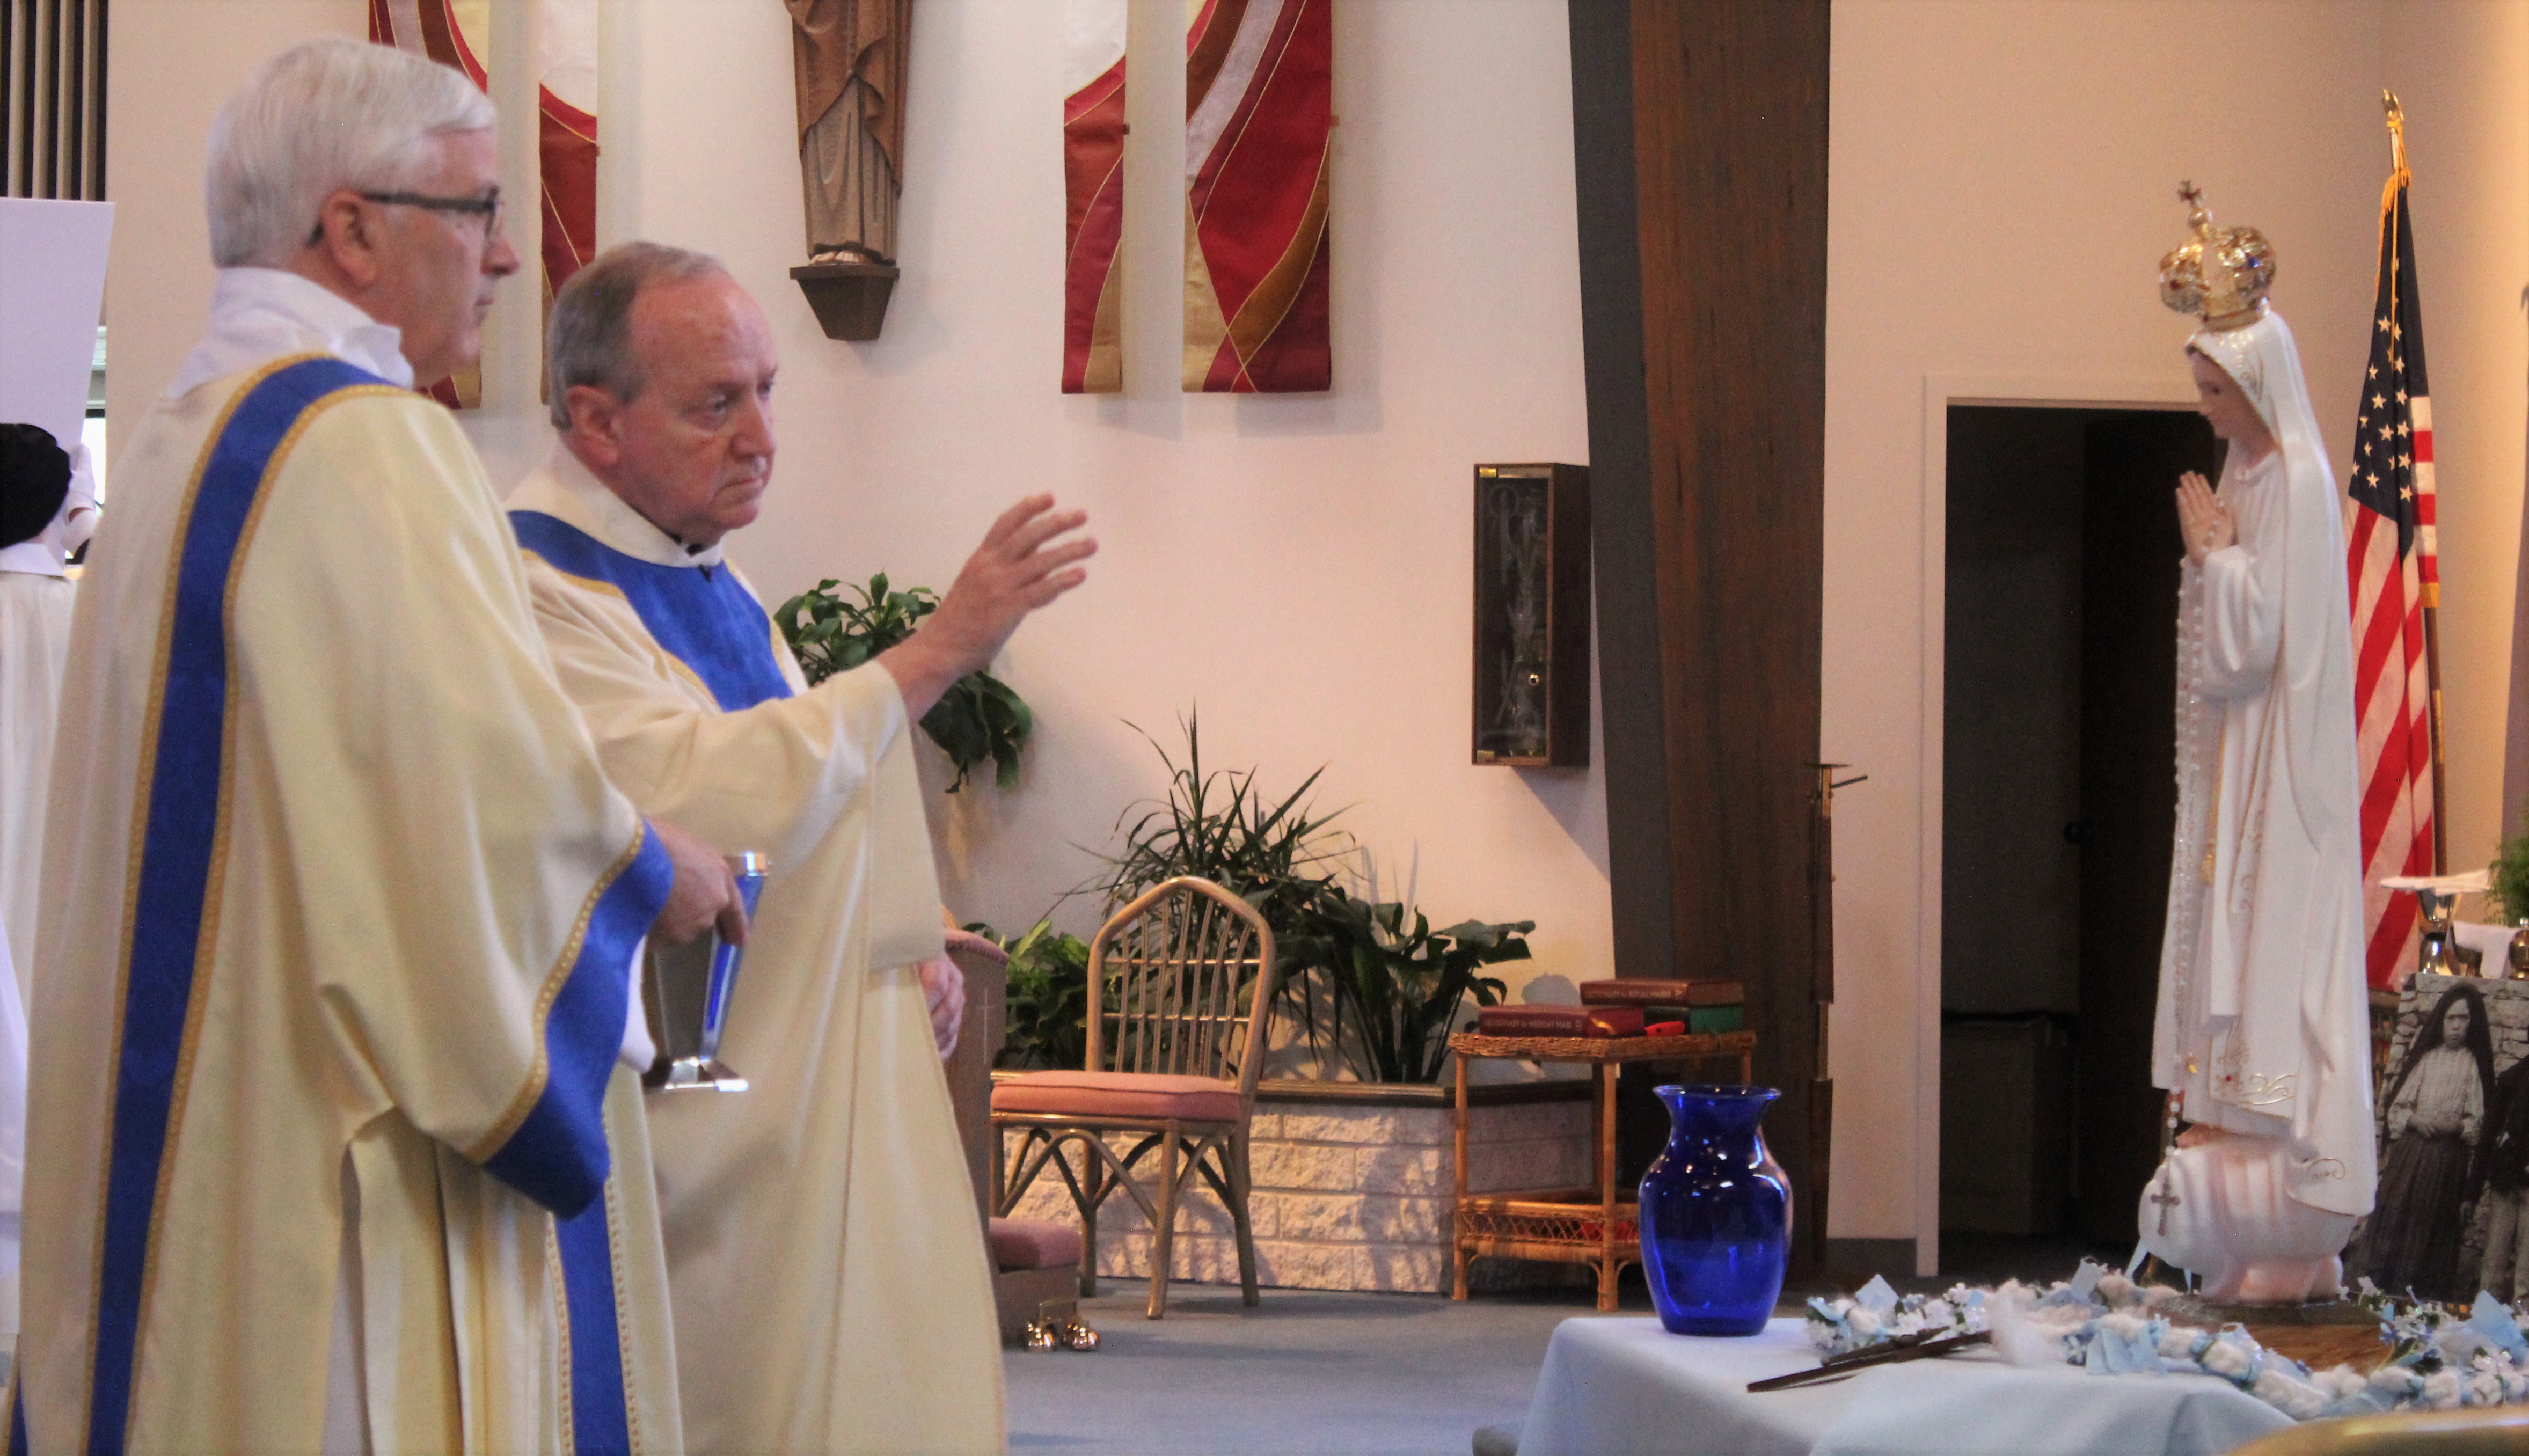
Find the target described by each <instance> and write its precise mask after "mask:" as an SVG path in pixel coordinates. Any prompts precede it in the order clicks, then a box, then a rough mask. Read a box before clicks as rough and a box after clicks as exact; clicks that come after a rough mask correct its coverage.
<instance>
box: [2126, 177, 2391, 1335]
mask: <svg viewBox="0 0 2529 1456" xmlns="http://www.w3.org/2000/svg"><path fill="white" fill-rule="evenodd" d="M2181 195H2182V196H2183V197H2184V198H2185V200H2186V201H2187V202H2188V203H2190V204H2192V210H2191V211H2190V213H2189V217H2188V221H2189V223H2190V224H2191V225H2192V226H2193V228H2194V237H2193V238H2192V239H2191V240H2189V241H2188V242H2187V243H2184V244H2183V245H2182V246H2180V247H2179V248H2178V249H2177V250H2176V251H2174V252H2172V253H2170V254H2169V256H2168V257H2166V258H2165V259H2163V260H2162V262H2161V297H2162V301H2164V302H2166V303H2167V304H2168V305H2169V306H2170V307H2172V308H2174V309H2177V310H2179V311H2180V312H2184V313H2189V314H2196V315H2199V316H2200V318H2201V325H2200V327H2198V328H2197V329H2196V331H2195V333H2194V335H2193V336H2192V337H2191V338H2189V339H2188V340H2187V341H2186V355H2187V362H2188V365H2189V366H2190V367H2191V368H2192V369H2193V371H2194V374H2195V384H2196V390H2197V394H2198V397H2199V399H2198V404H2197V408H2198V409H2199V410H2200V411H2201V412H2202V413H2203V414H2204V416H2205V418H2206V419H2207V420H2208V421H2209V422H2210V423H2211V424H2212V426H2213V430H2214V433H2215V434H2216V435H2218V436H2220V437H2221V438H2223V439H2224V440H2225V441H2227V442H2229V446H2230V450H2229V454H2228V457H2227V458H2226V460H2225V462H2224V464H2223V468H2222V480H2221V486H2220V488H2219V490H2218V491H2217V490H2214V489H2211V488H2209V487H2207V485H2206V484H2205V481H2204V478H2203V477H2202V476H2200V475H2195V474H2192V473H2189V474H2188V475H2187V476H2186V477H2184V479H2183V480H2182V481H2181V483H2180V485H2179V500H2178V505H2179V525H2180V528H2181V530H2182V531H2183V532H2184V534H2185V548H2186V562H2185V565H2184V566H2183V567H2182V568H2181V571H2180V576H2179V581H2180V585H2179V609H2178V834H2177V843H2176V847H2175V857H2174V862H2173V864H2172V867H2171V871H2170V882H2169V922H2168V933H2167V939H2166V941H2165V943H2164V944H2163V947H2162V951H2161V964H2160V1004H2159V1013H2158V1019H2157V1023H2156V1025H2155V1028H2154V1032H2153V1037H2152V1081H2153V1082H2154V1084H2155V1085H2157V1086H2160V1087H2162V1088H2165V1089H2167V1090H2168V1091H2169V1092H2170V1093H2171V1094H2172V1096H2171V1100H2170V1101H2171V1106H2170V1115H2171V1117H2172V1120H2173V1122H2175V1121H2176V1120H2177V1119H2179V1117H2181V1116H2182V1117H2183V1119H2184V1120H2185V1121H2186V1122H2188V1123H2191V1124H2192V1126H2190V1127H2189V1128H2188V1129H2187V1130H2186V1131H2185V1132H2184V1133H2183V1134H2181V1135H2180V1136H2179V1138H2178V1140H2177V1146H2176V1147H2175V1148H2174V1149H2173V1150H2172V1151H2171V1153H2170V1155H2169V1157H2168V1159H2166V1160H2165V1161H2164V1162H2163V1163H2162V1164H2161V1167H2160V1170H2159V1171H2158V1172H2157V1173H2156V1174H2154V1175H2153V1178H2152V1181H2151V1184H2150V1186H2149V1187H2148V1188H2147V1189H2146V1190H2145V1192H2144V1196H2143V1202H2142V1204H2141V1219H2142V1240H2141V1252H2148V1253H2152V1254H2156V1255H2158V1256H2159V1257H2160V1258H2162V1259H2163V1260H2164V1261H2166V1262H2168V1263H2170V1264H2172V1265H2175V1266H2178V1267H2182V1268H2187V1269H2190V1270H2193V1271H2194V1272H2196V1273H2197V1274H2198V1275H2200V1276H2201V1277H2202V1279H2203V1281H2204V1283H2203V1290H2202V1293H2203V1294H2204V1296H2205V1297H2206V1298H2208V1299H2211V1300H2215V1301H2222V1302H2229V1301H2237V1302H2242V1303H2285V1302H2296V1301H2300V1300H2306V1299H2312V1298H2321V1299H2324V1298H2333V1297H2335V1296H2336V1294H2337V1292H2338V1289H2339V1286H2340V1283H2341V1278H2342V1266H2341V1261H2340V1259H2339V1258H2338V1256H2339V1254H2340V1252H2341V1250H2342V1249H2343V1247H2344V1244H2345V1240H2346V1239H2347V1238H2348V1237H2349V1236H2350V1235H2351V1234H2352V1231H2353V1226H2354V1222H2355V1220H2356V1219H2357V1218H2359V1217H2360V1216H2361V1215H2363V1214H2364V1213H2369V1212H2370V1210H2371V1201H2372V1189H2373V1184H2374V1182H2375V1178H2376V1161H2375V1156H2374V1151H2373V1145H2372V1135H2373V1129H2372V1120H2371V1056H2370V1034H2369V1023H2368V998H2367V997H2366V995H2365V988H2364V983H2363V956H2362V910H2361V907H2362V875H2361V864H2360V851H2359V847H2358V840H2359V834H2360V826H2359V819H2358V815H2357V812H2356V810H2357V797H2356V795H2357V788H2356V770H2355V749H2354V717H2353V653H2352V638H2351V631H2352V628H2351V620H2352V619H2351V613H2350V611H2349V610H2348V608H2347V605H2346V599H2345V580H2344V536H2343V526H2342V524H2341V517H2340V515H2339V507H2338V501H2337V496H2336V489H2335V483H2334V475H2333V472H2331V470H2330V469H2329V467H2328V462H2327V452H2326V449H2325V448H2324V446H2322V445H2321V443H2320V440H2319V433H2318V423H2317V420H2316V418H2315V417H2314V416H2313V415H2312V414H2311V412H2310V405H2309V389H2308V386H2307V385H2306V384H2305V383H2304V382H2303V381H2302V378H2301V367H2300V353H2299V351H2298V349H2297V348H2296V347H2295V346H2294V344H2293V342H2292V334H2291V330H2290V329H2289V328H2288V327H2287V326H2286V325H2285V323H2284V320H2283V317H2282V316H2281V315H2280V314H2277V313H2275V312H2274V311H2273V310H2271V309H2270V308H2268V307H2267V306H2266V301H2265V296H2266V291H2267V289H2268V287H2269V286H2270V285H2271V284H2272V282H2273V278H2274V270H2275V257H2274V250H2273V249H2272V248H2271V247H2270V246H2268V244H2267V243H2266V240H2265V238H2264V237H2263V236H2262V235H2261V234H2259V233H2258V232H2257V231H2256V230H2255V229H2253V228H2217V227H2215V226H2213V219H2212V217H2211V215H2210V214H2208V213H2207V212H2206V211H2205V210H2204V207H2203V205H2202V199H2201V198H2200V196H2199V195H2198V194H2197V193H2196V192H2195V191H2194V189H2192V188H2189V189H2186V190H2185V191H2184V192H2182V193H2181ZM2136 1258H2137V1260H2139V1258H2140V1252H2138V1253H2137V1255H2136Z"/></svg>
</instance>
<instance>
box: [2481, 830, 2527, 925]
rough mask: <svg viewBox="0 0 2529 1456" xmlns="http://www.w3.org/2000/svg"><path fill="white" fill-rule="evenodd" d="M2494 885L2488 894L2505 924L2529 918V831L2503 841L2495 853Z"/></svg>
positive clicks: (2493, 907) (2486, 896) (2495, 910)
mask: <svg viewBox="0 0 2529 1456" xmlns="http://www.w3.org/2000/svg"><path fill="white" fill-rule="evenodd" d="M2492 879H2493V881H2494V884H2493V888H2491V889H2490V890H2487V891H2486V895H2485V898H2486V900H2487V901H2488V902H2489V905H2490V906H2491V908H2492V909H2493V910H2494V912H2495V913H2496V914H2497V915H2499V916H2501V917H2502V923H2503V924H2505V925H2518V924H2519V923H2520V922H2521V921H2523V920H2529V835H2520V836H2516V837H2513V838H2509V839H2505V840H2503V841H2502V851H2501V852H2500V853H2498V854H2496V855H2495V856H2494V869H2493V872H2492Z"/></svg>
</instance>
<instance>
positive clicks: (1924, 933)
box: [1821, 0, 2387, 1272]
mask: <svg viewBox="0 0 2529 1456" xmlns="http://www.w3.org/2000/svg"><path fill="white" fill-rule="evenodd" d="M1834 27H1835V28H1834V37H1833V44H1834V74H1833V78H1832V86H1831V107H1832V114H1833V130H1832V132H1831V134H1830V138H1829V149H1828V188H1829V209H1828V219H1829V222H1828V227H1829V233H1828V239H1829V245H1828V264H1827V439H1826V537H1827V539H1826V604H1825V654H1824V657H1825V667H1824V672H1825V688H1824V697H1825V701H1824V724H1823V731H1822V736H1823V740H1824V741H1823V743H1822V745H1821V746H1822V748H1823V750H1824V756H1825V757H1827V758H1829V759H1834V760H1838V761H1843V762H1849V763H1853V764H1856V765H1857V766H1859V767H1860V768H1861V769H1863V770H1866V771H1867V772H1868V773H1869V774H1870V776H1871V780H1870V782H1868V783H1866V784H1863V785H1860V786H1858V787H1856V788H1854V789H1851V790H1848V791H1847V792H1846V793H1844V794H1842V795H1840V796H1839V797H1838V799H1837V801H1836V820H1837V823H1836V847H1837V850H1838V856H1837V893H1836V910H1837V933H1836V956H1837V968H1838V970H1839V972H1840V973H1841V974H1840V976H1839V981H1838V986H1839V991H1840V999H1839V1002H1838V1004H1837V1007H1836V1020H1837V1029H1838V1035H1837V1037H1836V1039H1835V1068H1834V1071H1835V1076H1836V1079H1837V1083H1838V1086H1839V1090H1842V1089H1851V1091H1849V1092H1846V1093H1845V1094H1844V1095H1843V1096H1840V1097H1839V1098H1838V1099H1837V1102H1838V1104H1839V1108H1840V1110H1843V1111H1844V1112H1845V1115H1844V1116H1843V1117H1841V1118H1840V1119H1839V1125H1838V1127H1837V1136H1836V1166H1835V1169H1834V1173H1835V1187H1836V1193H1837V1208H1836V1227H1835V1230H1834V1231H1835V1232H1836V1233H1837V1234H1838V1235H1839V1236H1845V1237H1906V1236H1912V1237H1914V1238H1915V1239H1916V1240H1917V1245H1916V1248H1917V1256H1918V1258H1919V1259H1920V1260H1921V1261H1922V1262H1923V1264H1924V1270H1925V1271H1926V1272H1928V1271H1929V1268H1930V1261H1931V1259H1932V1257H1933V1245H1934V1240H1935V1238H1936V1236H1937V1232H1938V1226H1939V1215H1938V1207H1939V1205H1938V1188H1939V1159H1938V1152H1939V1149H1938V1140H1939V1127H1940V1118H1939V1111H1938V1096H1939V1078H1938V1074H1937V1073H1938V1066H1937V1056H1938V1048H1939V1043H1938V1037H1939V1014H1940V925H1939V912H1940V885H1941V879H1940V844H1941V836H1940V805H1941V763H1942V760H1941V740H1940V723H1941V698H1940V683H1941V672H1942V661H1941V648H1942V644H1941V622H1942V610H1943V593H1942V561H1941V554H1942V522H1943V517H1942V515H1941V479H1942V476H1941V470H1940V459H1939V455H1940V451H1941V448H1942V441H1941V439H1940V437H1939V431H1938V428H1937V425H1935V427H1934V429H1933V430H1931V431H1930V432H1929V433H1928V434H1927V431H1926V428H1925V424H1926V420H1927V418H1928V419H1931V420H1933V421H1937V420H1938V419H1939V418H1940V408H1941V404H1940V397H1942V396H1944V395H1963V396H1970V397H1989V398H2058V399H2075V400H2096V401H2107V402H2120V401H2137V402H2139V401H2147V400H2166V399H2180V400H2182V399H2187V398H2190V397H2191V394H2192V391H2191V389H2189V387H2188V385H2187V381H2186V374H2185V370H2184V367H2183V365H2182V364H2181V362H2180V356H2179V347H2180V345H2181V344H2182V342H2183V341H2184V339H2185V337H2186V333H2187V324H2186V321H2185V320H2183V319H2181V318H2179V316H2177V315H2175V314H2172V313H2170V312H2169V311H2168V310H2166V309H2164V308H2163V307H2162V306H2161V305H2160V302H2159V299H2158V297H2156V295H2155V291H2154V278H2155V265H2156V264H2157V263H2158V261H2159V258H2160V255H2161V254H2162V253H2163V252H2165V251H2166V250H2167V249H2169V248H2170V247H2172V246H2174V245H2175V244H2177V243H2179V242H2180V241H2182V239H2183V236H2184V231H2185V216H2184V211H2183V209H2182V208H2181V207H2180V206H2179V203H2178V201H2177V199H2176V197H2175V195H2174V193H2175V190H2176V189H2177V186H2178V182H2179V179H2180V178H2190V179H2192V180H2193V181H2195V182H2196V183H2197V184H2198V185H2200V186H2201V187H2202V188H2203V189H2205V192H2206V195H2207V197H2208V199H2209V200H2210V202H2211V205H2212V206H2213V208H2214V210H2215V213H2216V215H2217V216H2218V217H2220V218H2221V219H2222V220H2224V221H2226V222H2236V223H2252V224H2254V225H2256V226H2258V227H2260V228H2262V229H2264V230H2265V232H2266V233H2267V235H2268V236H2269V237H2270V238H2272V239H2273V240H2274V242H2275V245H2276V247H2277V249H2278V250H2279V252H2280V255H2281V259H2282V263H2281V268H2280V270H2279V277H2278V282H2277V287H2276V290H2275V302H2276V304H2277V306H2278V307H2279V308H2280V309H2281V310H2282V311H2283V312H2284V313H2285V314H2286V315H2287V317H2289V318H2290V319H2291V321H2292V324H2293V327H2294V329H2295V331H2296V332H2297V333H2298V335H2299V338H2300V341H2301V345H2302V351H2303V355H2304V358H2305V362H2306V364H2307V367H2308V372H2309V378H2310V384H2311V388H2312V390H2313V391H2314V393H2315V397H2316V399H2317V401H2318V406H2319V418H2320V422H2321V424H2322V425H2323V426H2325V427H2326V428H2327V429H2328V430H2329V432H2330V435H2329V444H2330V447H2331V449H2335V450H2339V451H2341V449H2342V448H2343V441H2344V439H2345V437H2346V435H2347V433H2348V432H2349V431H2350V429H2351V424H2352V406H2353V393H2352V392H2353V385H2354V380H2355V378H2356V376H2357V374H2358V372H2359V370H2360V368H2361V353H2360V350H2361V347H2362V345H2363V342H2364V337H2365V335H2364V330H2365V328H2366V326H2367V323H2368V317H2369V315H2368V301H2369V297H2370V283H2371V267H2372V231H2373V224H2374V219H2375V217H2376V213H2377V208H2378V197H2379V187H2380V180H2381V177H2382V175H2383V174H2384V172H2385V171H2386V167H2387V145H2386V141H2385V139H2384V136H2383V134H2382V133H2381V131H2380V125H2379V107H2378V102H2377V94H2378V92H2377V88H2378V84H2379V81H2378V77H2379V72H2380V46H2381V7H2380V5H2379V4H2378V3H2376V0H2354V3H2320V0H2284V3H2255V0H2229V3H2223V4H2206V3H2201V0H2133V3H2118V4H2097V3H2055V4H2046V3H2013V4H1976V3H1964V4H1962V3H1933V0H1902V3H1896V0H1843V3H1839V4H1838V5H1837V6H1836V7H1835V13H1834ZM1927 398H1929V399H1930V404H1928V405H1927ZM2142 504H2143V505H2146V506H2147V505H2148V504H2150V503H2142ZM2173 549H2175V547H2174V544H2173Z"/></svg>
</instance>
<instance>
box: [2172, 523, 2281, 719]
mask: <svg viewBox="0 0 2529 1456" xmlns="http://www.w3.org/2000/svg"><path fill="white" fill-rule="evenodd" d="M2246 488H2247V489H2249V490H2253V491H2257V492H2259V493H2261V494H2280V493H2281V492H2282V491H2283V489H2284V483H2283V482H2282V481H2280V480H2271V481H2264V482H2259V483H2257V484H2254V485H2248V486H2247V487H2246ZM2224 494H2225V495H2226V496H2227V495H2230V494H2231V491H2230V490H2228V489H2226V490H2225V492H2224ZM2282 504H2283V503H2282V502H2280V501H2273V502H2269V501H2262V500H2261V501H2258V502H2256V503H2254V504H2253V505H2249V504H2247V503H2240V507H2239V509H2238V512H2237V517H2236V518H2237V519H2238V521H2239V525H2240V531H2239V539H2238V541H2237V542H2236V543H2235V544H2233V545H2231V546H2226V547H2224V548H2223V549H2221V550H2220V551H2216V552H2213V553H2212V554H2210V555H2208V556H2207V557H2205V558H2204V563H2203V565H2202V566H2193V565H2192V564H2190V565H2189V566H2188V567H2187V568H2186V571H2187V574H2190V575H2194V576H2195V577H2196V578H2197V582H2198V589H2199V590H2200V591H2202V592H2203V594H2204V636H2203V646H2202V648H2201V652H2202V657H2201V660H2200V661H2199V662H2198V663H2197V665H2196V674H2195V682H2196V690H2197V691H2199V692H2201V693H2203V694H2204V696H2206V697H2208V698H2216V699H2231V698H2244V697H2247V696H2249V695H2250V694H2252V693H2260V692H2263V691H2265V690H2266V687H2267V684H2269V683H2270V682H2272V681H2273V680H2274V674H2275V659H2276V656H2277V655H2278V654H2279V653H2280V652H2281V650H2282V648H2283V640H2284V607H2285V582H2284V574H2285V568H2286V560H2287V553H2286V551H2285V549H2284V547H2285V543H2284V540H2283V536H2284V531H2285V527H2286V522H2287V512H2285V511H2284V510H2282V509H2281V507H2282Z"/></svg>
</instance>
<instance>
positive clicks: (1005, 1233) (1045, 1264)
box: [990, 1218, 1080, 1268]
mask: <svg viewBox="0 0 2529 1456" xmlns="http://www.w3.org/2000/svg"><path fill="white" fill-rule="evenodd" d="M990 1237H991V1239H992V1245H993V1267H995V1268H1067V1267H1076V1266H1078V1265H1079V1263H1080V1230H1079V1229H1076V1228H1066V1227H1064V1226H1063V1225H1061V1224H1059V1223H1048V1222H1046V1221H1045V1220H1044V1219H1042V1218H995V1219H994V1220H993V1225H992V1233H991V1236H990Z"/></svg>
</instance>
